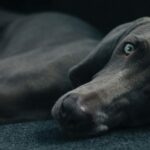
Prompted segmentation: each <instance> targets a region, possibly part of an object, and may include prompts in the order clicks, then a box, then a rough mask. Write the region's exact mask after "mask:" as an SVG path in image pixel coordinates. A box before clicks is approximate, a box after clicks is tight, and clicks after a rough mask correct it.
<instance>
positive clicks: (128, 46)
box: [124, 43, 135, 55]
mask: <svg viewBox="0 0 150 150" xmlns="http://www.w3.org/2000/svg"><path fill="white" fill-rule="evenodd" d="M134 51H135V47H134V45H133V44H131V43H127V44H125V46H124V53H125V54H126V55H130V54H131V53H133V52H134Z"/></svg>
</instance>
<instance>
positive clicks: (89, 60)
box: [69, 23, 131, 86]
mask: <svg viewBox="0 0 150 150" xmlns="http://www.w3.org/2000/svg"><path fill="white" fill-rule="evenodd" d="M130 25H131V23H126V24H123V25H120V26H118V27H116V28H115V29H114V30H112V31H111V32H110V33H109V34H108V35H106V36H105V38H104V39H103V40H102V41H101V42H100V43H99V44H98V46H97V47H96V49H95V50H93V51H92V53H90V54H89V55H88V56H87V57H86V58H85V59H84V60H82V61H81V62H80V63H79V64H77V65H75V66H73V67H72V68H71V69H70V70H69V77H70V79H71V81H72V84H73V85H74V86H79V85H81V84H84V83H86V82H88V81H90V79H91V77H92V76H93V75H94V74H96V73H97V72H98V71H99V70H101V69H102V68H103V67H104V66H105V64H106V63H107V62H108V61H109V59H110V57H111V55H112V52H113V50H114V48H115V46H116V44H117V43H118V40H119V39H120V38H121V37H122V36H123V35H124V34H125V33H126V31H127V29H128V28H129V26H130Z"/></svg>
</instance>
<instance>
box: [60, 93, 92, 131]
mask: <svg viewBox="0 0 150 150" xmlns="http://www.w3.org/2000/svg"><path fill="white" fill-rule="evenodd" d="M81 100H82V97H81V96H80V95H77V94H69V95H67V96H66V97H64V98H63V101H62V104H61V108H60V112H59V121H60V123H61V124H62V125H63V126H65V127H66V128H69V127H71V128H73V129H75V128H76V129H79V128H80V129H82V128H86V127H89V126H88V125H89V124H90V123H91V116H90V115H89V114H88V113H87V112H86V111H84V108H83V106H81V105H80V103H79V102H80V101H81ZM85 125H86V126H85Z"/></svg>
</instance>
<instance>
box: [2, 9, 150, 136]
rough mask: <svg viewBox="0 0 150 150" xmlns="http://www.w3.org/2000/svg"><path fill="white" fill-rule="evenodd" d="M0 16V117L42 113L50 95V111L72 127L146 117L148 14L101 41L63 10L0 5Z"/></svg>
mask: <svg viewBox="0 0 150 150" xmlns="http://www.w3.org/2000/svg"><path fill="white" fill-rule="evenodd" d="M0 18H1V19H0V57H1V59H0V123H8V122H15V121H25V120H33V119H46V118H48V117H49V116H50V110H51V108H52V105H53V104H54V102H55V101H56V103H55V105H54V107H53V108H52V116H53V117H54V118H55V119H56V120H57V121H58V122H59V124H60V125H61V127H62V128H63V129H64V130H65V131H67V132H69V133H72V134H80V135H93V134H98V133H101V132H104V131H108V130H110V129H112V128H115V127H118V126H139V125H145V124H148V123H149V122H150V119H149V114H150V109H149V107H150V102H149V95H150V94H149V89H150V88H149V72H150V68H149V63H150V59H149V58H150V56H149V55H150V33H149V29H150V19H149V18H148V17H145V18H140V19H137V20H135V21H133V22H130V23H126V24H123V25H120V26H118V27H116V28H115V29H114V30H112V31H111V32H110V33H109V34H108V35H106V36H105V37H104V39H103V40H102V41H101V39H102V36H101V33H99V32H98V31H97V30H96V29H94V28H93V27H91V26H90V25H88V24H86V23H84V22H83V21H81V20H79V19H77V18H74V17H71V16H67V15H62V14H57V13H42V14H32V15H18V14H12V13H8V12H4V11H1V12H0ZM72 85H73V87H76V88H75V89H73V90H72ZM68 91H69V92H68ZM65 93H66V94H65ZM63 94H64V95H63ZM62 95H63V96H62ZM60 96H62V97H60ZM59 97H60V98H59ZM58 98H59V99H58ZM57 99H58V101H57Z"/></svg>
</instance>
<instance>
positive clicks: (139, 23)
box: [115, 17, 150, 48]
mask: <svg viewBox="0 0 150 150" xmlns="http://www.w3.org/2000/svg"><path fill="white" fill-rule="evenodd" d="M148 23H150V20H149V19H147V17H144V18H140V19H137V20H136V21H135V22H134V23H133V24H132V25H131V26H130V27H129V28H128V29H127V30H126V31H125V32H124V33H123V34H122V36H121V37H120V38H119V39H118V41H117V42H116V43H119V42H120V41H122V40H123V39H124V38H125V37H126V36H128V35H129V34H130V33H131V32H132V31H133V30H134V29H136V28H138V27H139V26H142V25H145V24H148ZM116 46H117V44H116ZM115 48H116V47H115Z"/></svg>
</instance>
